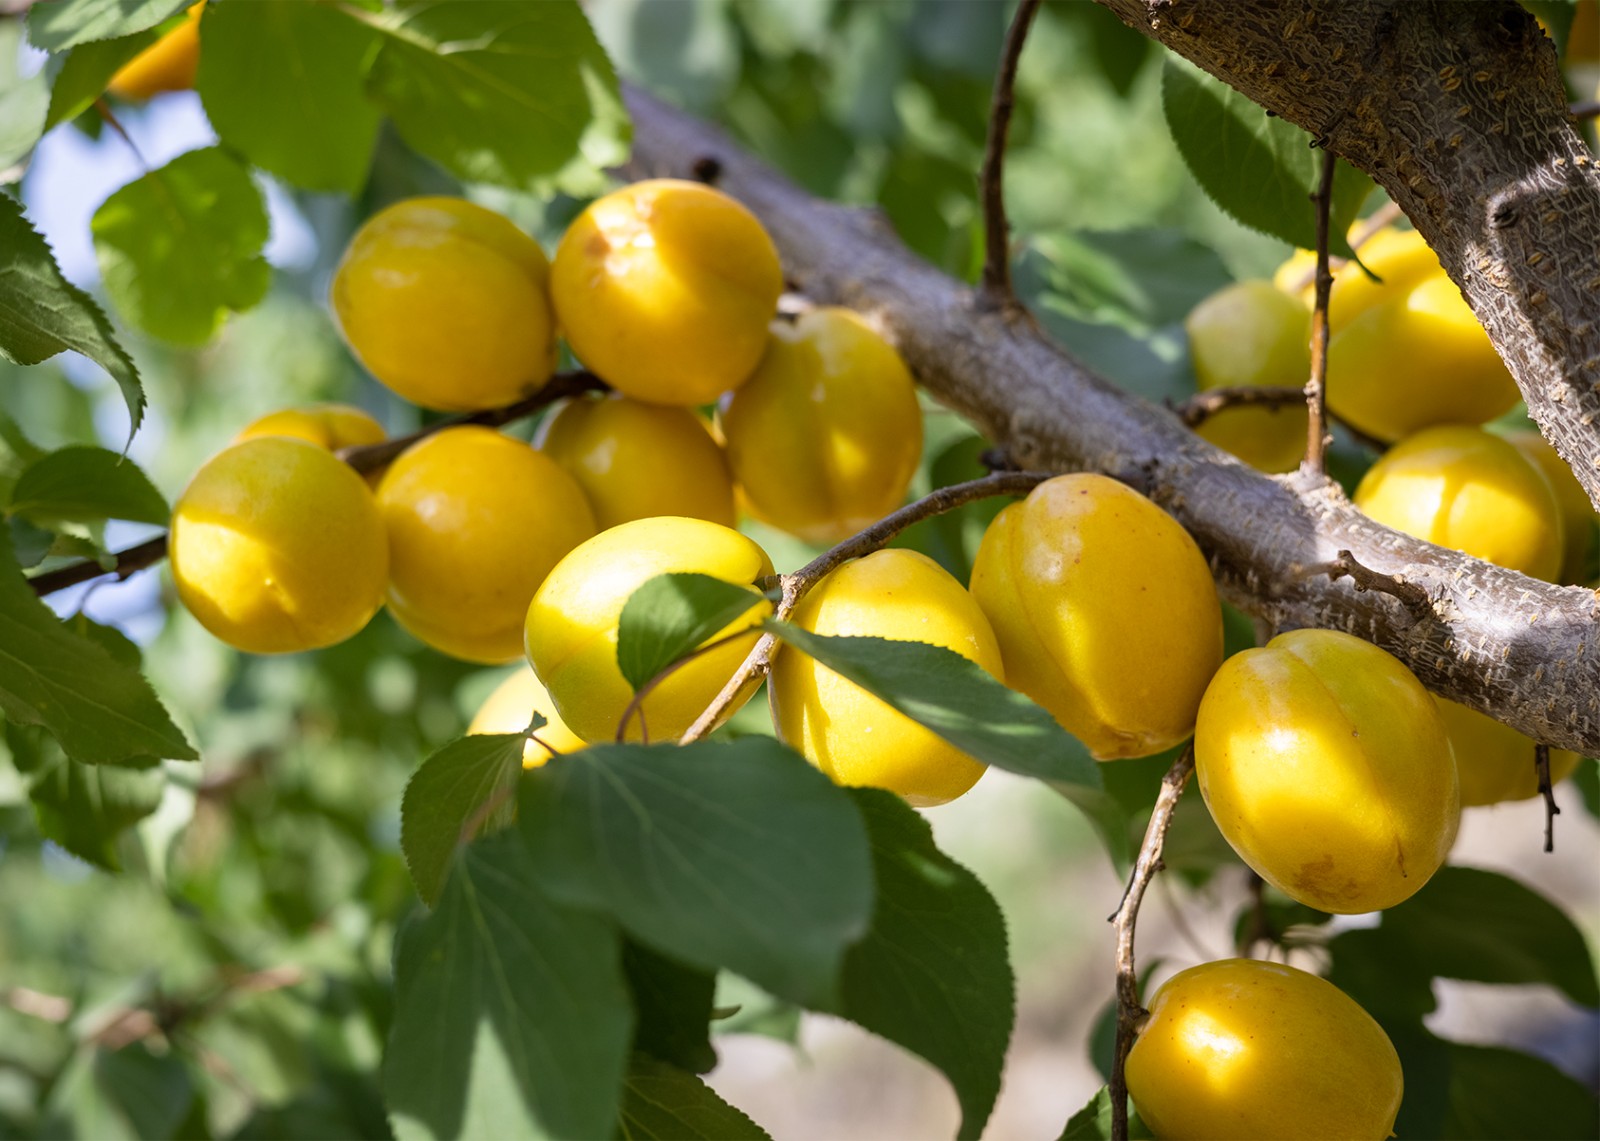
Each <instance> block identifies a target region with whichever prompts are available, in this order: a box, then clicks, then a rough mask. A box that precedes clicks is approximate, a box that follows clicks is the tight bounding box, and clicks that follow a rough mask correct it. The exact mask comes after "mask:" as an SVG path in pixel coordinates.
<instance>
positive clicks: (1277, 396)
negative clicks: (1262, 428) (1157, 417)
mask: <svg viewBox="0 0 1600 1141" xmlns="http://www.w3.org/2000/svg"><path fill="white" fill-rule="evenodd" d="M1305 398H1306V392H1305V389H1303V388H1286V387H1278V386H1275V385H1250V384H1241V385H1237V386H1234V387H1230V388H1208V389H1206V390H1205V391H1204V392H1197V393H1195V394H1194V395H1193V396H1191V397H1189V398H1188V399H1187V400H1182V401H1179V402H1178V403H1177V404H1174V405H1172V406H1171V407H1172V410H1173V411H1174V412H1175V413H1177V415H1178V419H1180V420H1182V421H1183V423H1184V426H1185V427H1188V428H1198V427H1199V426H1200V425H1201V424H1204V423H1205V422H1206V421H1207V420H1209V419H1211V417H1213V416H1215V415H1216V414H1217V413H1218V412H1221V411H1223V410H1225V409H1228V408H1246V407H1265V408H1267V409H1269V410H1270V411H1273V412H1277V411H1279V410H1280V409H1283V408H1288V407H1291V406H1298V405H1299V404H1300V402H1301V401H1302V400H1304V399H1305Z"/></svg>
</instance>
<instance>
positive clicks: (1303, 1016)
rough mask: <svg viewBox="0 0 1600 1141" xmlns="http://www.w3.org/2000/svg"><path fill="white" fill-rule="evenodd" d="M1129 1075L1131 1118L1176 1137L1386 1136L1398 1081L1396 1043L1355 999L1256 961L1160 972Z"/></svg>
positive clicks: (1357, 1139) (1347, 1140) (1227, 1140)
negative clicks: (1163, 977)
mask: <svg viewBox="0 0 1600 1141" xmlns="http://www.w3.org/2000/svg"><path fill="white" fill-rule="evenodd" d="M1127 1075H1128V1094H1129V1096H1131V1097H1132V1098H1133V1104H1134V1106H1135V1108H1137V1109H1138V1111H1139V1116H1140V1117H1141V1118H1142V1119H1143V1120H1144V1123H1145V1124H1146V1125H1148V1126H1149V1127H1150V1130H1151V1132H1152V1133H1154V1134H1155V1135H1156V1136H1157V1137H1159V1138H1163V1139H1173V1141H1176V1139H1179V1138H1182V1139H1185V1141H1301V1139H1304V1141H1313V1139H1317V1141H1323V1139H1325V1141H1384V1139H1385V1138H1387V1137H1389V1136H1390V1135H1391V1134H1392V1132H1393V1130H1394V1119H1395V1115H1396V1114H1398V1113H1399V1112H1400V1097H1401V1094H1402V1093H1403V1092H1404V1089H1405V1081H1404V1076H1403V1075H1402V1073H1401V1071H1400V1057H1399V1055H1398V1054H1396V1053H1395V1049H1394V1044H1393V1043H1391V1042H1390V1041H1389V1036H1388V1035H1387V1034H1385V1033H1384V1032H1383V1028H1382V1027H1381V1026H1379V1025H1378V1024H1377V1023H1376V1022H1375V1021H1373V1019H1372V1016H1371V1015H1370V1014H1368V1013H1367V1012H1366V1011H1365V1010H1363V1009H1361V1007H1360V1005H1359V1004H1358V1003H1356V1001H1355V1000H1354V999H1352V998H1351V997H1350V996H1349V995H1347V994H1345V993H1344V992H1343V991H1341V990H1340V989H1339V988H1338V987H1336V986H1334V985H1333V984H1332V983H1330V982H1328V981H1327V980H1326V979H1320V978H1318V977H1317V976H1316V975H1313V974H1308V973H1307V972H1305V971H1302V970H1299V969H1297V968H1295V967H1289V966H1283V965H1282V964H1279V963H1264V962H1261V961H1259V960H1256V959H1222V960H1220V961H1218V962H1214V963H1203V964H1201V965H1200V966H1198V967H1190V968H1189V969H1188V970H1186V971H1180V972H1178V973H1177V974H1176V975H1173V976H1172V978H1170V979H1168V980H1167V981H1166V983H1164V984H1163V985H1162V986H1161V988H1160V989H1159V990H1157V991H1156V995H1155V998H1154V999H1153V1000H1152V1001H1151V1003H1150V1018H1149V1020H1148V1021H1147V1022H1146V1023H1145V1025H1144V1027H1143V1028H1142V1029H1141V1030H1140V1031H1139V1036H1138V1037H1137V1038H1136V1039H1135V1040H1134V1043H1133V1050H1132V1051H1131V1052H1130V1053H1129V1055H1128V1068H1127Z"/></svg>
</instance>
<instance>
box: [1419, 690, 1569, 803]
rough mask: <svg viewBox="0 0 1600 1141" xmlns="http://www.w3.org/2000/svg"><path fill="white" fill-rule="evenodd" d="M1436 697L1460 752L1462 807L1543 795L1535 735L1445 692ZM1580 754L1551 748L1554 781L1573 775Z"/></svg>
mask: <svg viewBox="0 0 1600 1141" xmlns="http://www.w3.org/2000/svg"><path fill="white" fill-rule="evenodd" d="M1435 700H1436V701H1438V703H1439V716H1440V717H1441V718H1443V720H1444V728H1445V732H1446V733H1447V734H1449V736H1450V747H1451V749H1452V750H1453V751H1454V752H1455V758H1456V772H1457V773H1458V774H1459V775H1460V778H1461V807H1463V808H1474V807H1478V806H1481V805H1485V804H1499V803H1501V802H1503V801H1508V800H1531V799H1532V798H1534V797H1536V796H1538V795H1539V772H1538V769H1537V767H1536V766H1535V763H1534V742H1533V738H1531V737H1526V736H1524V735H1523V734H1521V733H1518V732H1517V731H1516V730H1515V729H1513V728H1511V726H1509V725H1502V724H1501V723H1500V722H1498V721H1496V720H1495V719H1494V718H1493V717H1489V716H1486V715H1484V714H1482V713H1479V712H1478V711H1477V710H1476V709H1468V708H1467V707H1466V706H1465V705H1460V704H1458V703H1456V702H1454V701H1448V700H1446V699H1445V698H1442V697H1440V698H1435ZM1578 759H1579V758H1578V754H1577V753H1574V752H1572V751H1571V750H1569V749H1551V750H1550V783H1551V784H1556V783H1557V782H1558V781H1563V780H1565V779H1566V778H1567V777H1569V776H1571V775H1572V773H1573V771H1574V770H1575V769H1576V768H1577V767H1578Z"/></svg>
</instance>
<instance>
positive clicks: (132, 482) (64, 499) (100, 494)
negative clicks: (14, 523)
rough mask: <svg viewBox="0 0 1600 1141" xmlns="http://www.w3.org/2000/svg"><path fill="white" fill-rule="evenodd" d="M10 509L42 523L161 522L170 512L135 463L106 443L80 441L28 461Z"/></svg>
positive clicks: (41, 524)
mask: <svg viewBox="0 0 1600 1141" xmlns="http://www.w3.org/2000/svg"><path fill="white" fill-rule="evenodd" d="M9 511H10V513H11V514H13V515H20V516H22V517H23V518H25V519H28V520H30V521H32V522H34V523H37V524H39V525H40V526H50V525H52V524H57V523H92V522H96V521H98V520H102V519H127V520H130V521H132V522H135V523H153V524H156V525H157V526H160V525H163V524H165V523H166V521H167V519H168V517H169V516H170V515H171V514H172V510H171V508H169V507H168V506H167V501H166V500H165V499H163V498H162V497H161V493H160V492H159V491H157V490H156V488H155V484H153V483H151V482H150V477H149V476H147V475H145V474H144V472H142V471H140V470H139V465H138V464H136V463H134V462H133V461H132V460H130V459H127V458H126V457H124V456H120V455H118V454H117V453H116V452H113V451H108V450H106V449H105V448H93V447H89V446H87V445H81V444H74V445H72V446H70V447H65V448H60V449H58V450H57V451H54V452H51V453H49V454H48V455H46V456H43V457H41V458H40V459H37V460H35V461H34V462H33V463H31V464H29V465H28V467H27V468H26V469H25V470H24V471H23V473H22V475H21V476H20V477H19V478H18V479H17V484H16V486H15V487H14V488H13V489H12V491H11V506H10V508H9Z"/></svg>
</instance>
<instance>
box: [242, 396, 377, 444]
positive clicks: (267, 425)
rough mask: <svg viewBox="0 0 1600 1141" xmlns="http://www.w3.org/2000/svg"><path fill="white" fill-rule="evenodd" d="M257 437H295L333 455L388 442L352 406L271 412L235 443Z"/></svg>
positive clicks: (245, 429)
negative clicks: (341, 451) (344, 449)
mask: <svg viewBox="0 0 1600 1141" xmlns="http://www.w3.org/2000/svg"><path fill="white" fill-rule="evenodd" d="M257 436H293V437H295V438H296V439H300V440H308V441H310V442H311V443H313V444H316V445H317V446H318V447H320V448H326V449H328V451H330V452H337V451H338V450H339V449H341V448H359V447H364V446H366V445H368V444H381V443H383V441H384V439H385V438H386V436H385V433H384V430H383V425H382V424H380V423H378V422H377V421H376V420H374V419H373V418H372V417H371V416H369V415H368V414H367V413H365V412H363V411H362V410H361V409H359V408H355V407H352V406H351V405H349V404H308V405H305V406H304V407H301V408H284V409H281V410H279V411H277V412H269V413H267V414H266V415H265V416H262V417H261V418H259V419H257V420H252V421H251V422H250V423H248V424H246V425H245V426H244V427H243V428H242V429H240V431H239V434H238V435H237V436H235V437H234V441H235V442H238V441H239V440H252V439H255V438H256V437H257Z"/></svg>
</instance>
